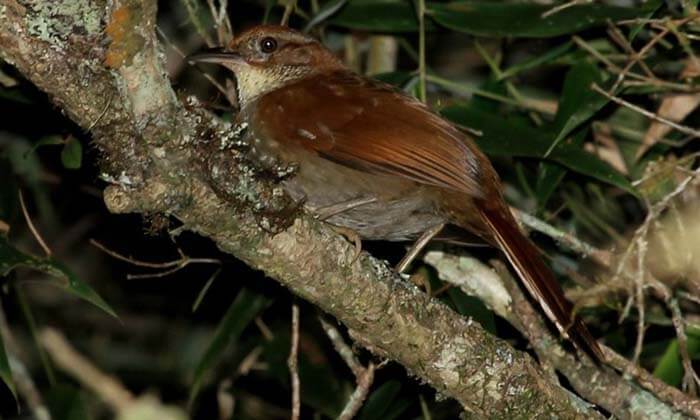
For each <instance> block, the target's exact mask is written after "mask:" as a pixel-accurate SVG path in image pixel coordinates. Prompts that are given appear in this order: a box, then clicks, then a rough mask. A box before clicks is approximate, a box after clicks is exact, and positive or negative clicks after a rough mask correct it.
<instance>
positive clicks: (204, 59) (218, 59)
mask: <svg viewBox="0 0 700 420" xmlns="http://www.w3.org/2000/svg"><path fill="white" fill-rule="evenodd" d="M187 62H188V63H214V64H223V65H226V64H243V63H244V61H243V57H241V55H240V54H238V53H237V52H236V51H226V50H224V49H223V48H212V49H208V50H203V51H200V52H196V53H194V54H191V55H188V56H187Z"/></svg>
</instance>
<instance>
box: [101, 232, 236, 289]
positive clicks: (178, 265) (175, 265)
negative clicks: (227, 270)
mask: <svg viewBox="0 0 700 420" xmlns="http://www.w3.org/2000/svg"><path fill="white" fill-rule="evenodd" d="M90 244H91V245H92V246H94V247H96V248H98V249H99V250H101V251H102V252H104V253H105V254H107V255H109V256H111V257H113V258H116V259H118V260H120V261H124V262H127V263H129V264H131V265H135V266H137V267H145V268H160V269H164V268H167V269H168V270H166V271H162V272H160V273H151V274H128V275H127V279H129V280H132V279H144V278H154V277H165V276H167V275H169V274H172V273H175V272H177V271H179V270H182V269H183V268H185V267H187V266H188V265H190V264H217V265H221V264H222V262H221V260H218V259H216V258H191V257H189V256H187V255H185V254H184V253H183V252H182V250H180V249H178V250H177V252H178V253H179V254H180V259H177V260H173V261H166V262H162V263H154V262H149V261H141V260H137V259H134V258H131V257H126V256H124V255H122V254H119V253H117V252H115V251H112V250H111V249H109V248H107V247H106V246H104V245H102V244H101V243H99V242H97V241H96V240H94V239H90Z"/></svg>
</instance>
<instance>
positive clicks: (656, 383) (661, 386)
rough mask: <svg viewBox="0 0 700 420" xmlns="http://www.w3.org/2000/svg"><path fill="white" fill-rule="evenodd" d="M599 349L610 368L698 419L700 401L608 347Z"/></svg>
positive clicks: (604, 346) (602, 346)
mask: <svg viewBox="0 0 700 420" xmlns="http://www.w3.org/2000/svg"><path fill="white" fill-rule="evenodd" d="M600 349H601V350H602V351H603V355H604V356H605V361H606V363H607V364H608V365H610V367H612V368H613V369H615V370H617V371H619V372H625V373H626V374H628V375H630V376H632V377H633V378H634V379H635V380H636V381H637V383H638V384H639V385H641V387H642V388H644V389H646V390H648V391H650V392H651V393H652V394H653V395H655V396H656V397H657V398H659V399H660V400H662V401H664V402H666V403H668V404H669V405H670V406H671V407H673V408H674V409H676V410H678V411H681V412H683V413H687V414H688V415H691V416H693V418H698V416H700V401H698V400H697V399H695V398H693V397H690V396H689V395H686V394H684V393H683V392H681V391H680V390H679V389H676V388H674V387H672V386H669V385H668V384H666V383H664V382H663V381H662V380H661V379H659V378H657V377H655V376H654V375H652V374H651V373H649V372H647V371H646V370H645V369H644V368H642V367H641V366H639V365H636V364H634V363H632V362H630V361H629V360H627V359H625V358H624V357H622V356H621V355H619V354H617V353H616V352H615V351H614V350H612V349H611V348H610V347H608V346H606V345H604V344H601V345H600Z"/></svg>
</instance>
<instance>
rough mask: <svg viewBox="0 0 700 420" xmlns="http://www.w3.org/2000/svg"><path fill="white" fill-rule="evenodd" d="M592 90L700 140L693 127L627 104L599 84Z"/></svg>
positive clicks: (593, 86) (698, 132)
mask: <svg viewBox="0 0 700 420" xmlns="http://www.w3.org/2000/svg"><path fill="white" fill-rule="evenodd" d="M591 89H593V90H594V91H596V92H598V93H600V94H601V95H603V96H605V97H606V98H608V99H610V100H611V101H613V102H615V103H616V104H618V105H622V106H624V107H626V108H629V109H631V110H633V111H636V112H638V113H640V114H642V115H644V116H645V117H647V118H649V119H652V120H654V121H657V122H660V123H662V124H666V125H668V126H669V127H672V128H674V129H676V130H678V131H680V132H681V133H683V134H687V135H689V136H692V137H694V138H700V131H698V130H695V129H693V128H691V127H688V126H685V125H681V124H678V123H675V122H673V121H671V120H669V119H666V118H663V117H661V116H659V115H658V114H655V113H653V112H651V111H647V110H646V109H644V108H642V107H639V106H637V105H634V104H632V103H630V102H627V101H625V100H624V99H622V98H618V97H617V96H614V95H611V94H610V93H608V92H606V91H605V90H604V89H601V88H600V87H599V86H598V85H597V84H595V83H593V84H592V85H591Z"/></svg>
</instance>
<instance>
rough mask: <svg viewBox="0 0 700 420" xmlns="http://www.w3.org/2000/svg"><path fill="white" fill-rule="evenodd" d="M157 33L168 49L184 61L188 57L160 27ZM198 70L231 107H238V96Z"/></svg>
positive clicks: (157, 28) (207, 74)
mask: <svg viewBox="0 0 700 420" xmlns="http://www.w3.org/2000/svg"><path fill="white" fill-rule="evenodd" d="M156 31H157V32H158V35H159V36H160V37H161V38H162V39H163V42H165V43H166V44H167V45H168V47H170V48H172V49H173V51H175V52H176V53H177V54H178V55H179V56H180V57H182V58H183V59H184V58H185V57H187V55H186V54H185V53H184V52H183V51H182V50H181V49H180V47H178V46H177V45H175V44H173V43H172V42H170V40H169V39H168V37H167V36H166V35H165V33H164V32H163V31H162V30H161V29H160V27H156ZM194 67H195V68H196V69H197V70H199V72H200V74H201V75H202V76H204V78H205V79H207V81H209V83H211V84H212V85H213V86H214V87H215V88H216V90H218V91H219V92H221V94H222V95H224V97H225V98H226V100H227V101H228V102H229V103H230V104H231V105H236V104H237V103H238V100H237V98H236V95H235V94H234V93H232V92H231V91H230V90H229V89H226V88H225V87H224V86H223V85H221V83H219V82H218V81H217V80H216V79H214V78H213V77H212V76H211V75H210V74H209V73H207V72H205V71H203V70H201V69H200V68H199V66H194Z"/></svg>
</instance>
